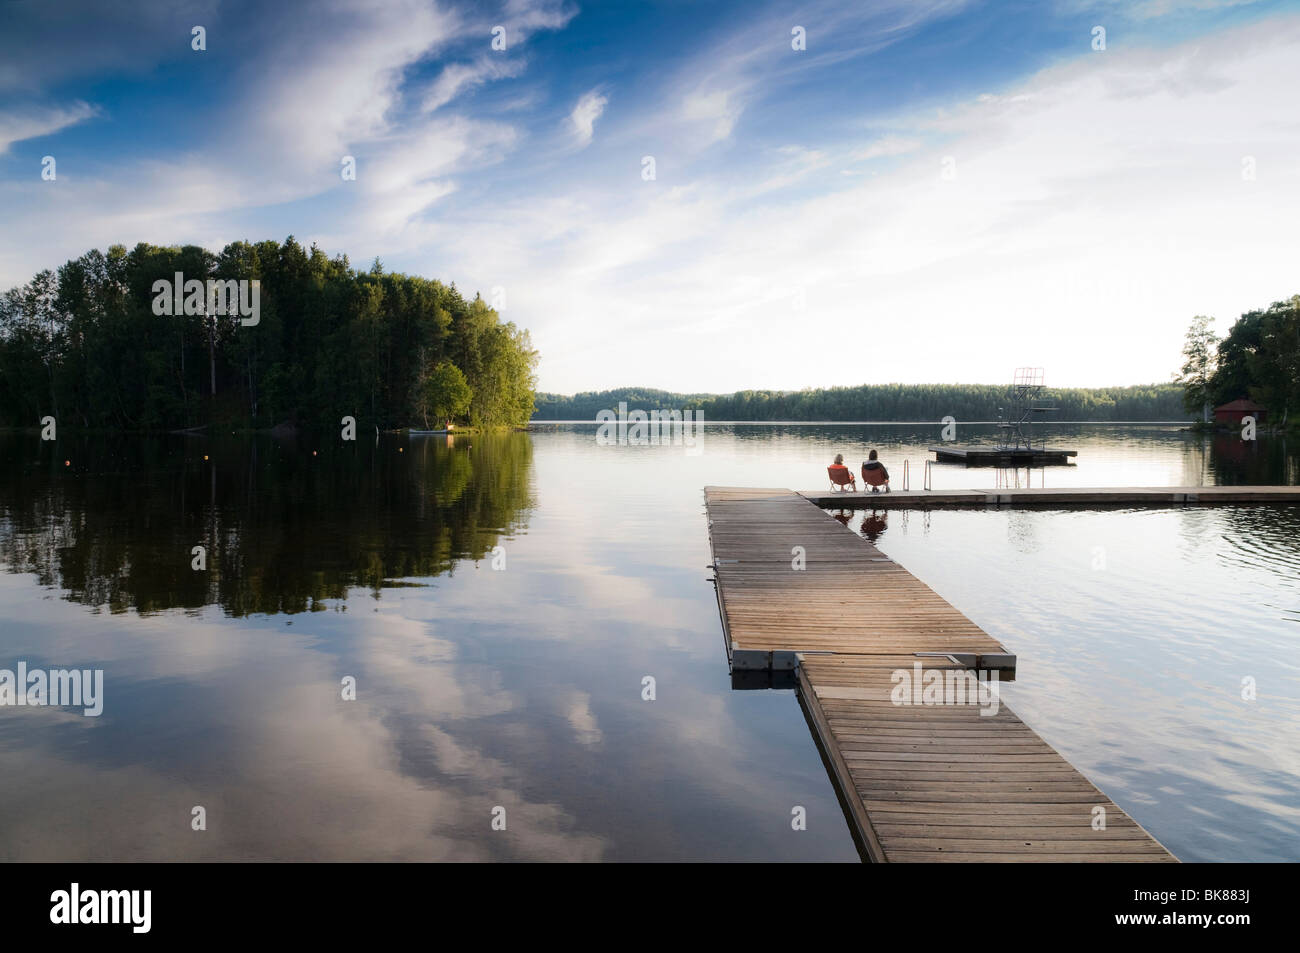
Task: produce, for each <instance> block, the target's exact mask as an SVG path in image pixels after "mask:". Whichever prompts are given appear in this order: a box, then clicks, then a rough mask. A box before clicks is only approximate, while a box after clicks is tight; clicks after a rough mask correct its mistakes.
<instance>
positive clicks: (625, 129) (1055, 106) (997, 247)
mask: <svg viewBox="0 0 1300 953" xmlns="http://www.w3.org/2000/svg"><path fill="white" fill-rule="evenodd" d="M128 6H129V9H126V7H128ZM119 7H122V8H123V9H118V8H119ZM196 25H197V26H202V27H203V28H204V29H205V31H206V47H207V48H206V50H204V51H195V50H193V49H192V48H191V31H192V28H193V27H194V26H196ZM496 26H503V27H504V28H505V39H506V49H504V50H497V49H493V48H492V39H493V28H494V27H496ZM796 27H802V28H803V31H804V34H805V36H806V48H805V49H803V50H796V49H793V48H792V42H791V41H792V30H794V28H796ZM1096 27H1103V28H1104V29H1105V49H1094V45H1095V44H1094V29H1095V28H1096ZM1298 88H1300V5H1297V4H1296V3H1279V2H1266V0H1259V2H1249V0H1237V2H1232V0H1134V2H1128V3H1119V2H1100V3H1090V2H1085V0H1044V2H1006V3H990V2H973V0H873V2H870V3H866V2H863V3H853V2H830V3H795V4H769V3H756V2H749V3H700V2H685V0H672V2H661V3H631V2H620V3H613V2H607V3H581V2H554V0H508V2H504V3H500V2H497V3H479V4H453V3H437V4H435V3H429V2H416V0H393V2H379V0H371V2H352V3H341V2H322V3H314V4H294V3H282V4H266V3H258V2H253V3H243V2H236V3H226V2H216V0H206V2H192V3H167V4H164V3H148V2H145V3H138V4H132V5H116V4H104V3H100V2H86V3H59V2H49V3H38V2H34V0H0V223H2V224H3V230H2V231H0V286H3V287H9V286H12V285H15V284H19V283H21V282H23V281H25V280H27V279H28V278H29V277H30V276H31V274H32V273H34V272H35V271H37V270H40V269H42V268H47V267H56V266H57V265H59V264H61V263H62V262H63V261H64V260H66V259H67V258H69V257H75V256H76V255H79V254H81V253H82V252H84V251H86V250H88V249H90V248H92V247H99V248H104V247H107V246H108V245H109V244H111V243H114V242H122V243H124V244H127V245H128V246H130V245H132V244H134V243H136V242H139V241H148V242H152V243H155V244H182V243H191V242H192V243H197V244H203V245H206V246H208V247H210V248H213V249H218V248H220V247H221V246H222V245H224V244H225V243H226V242H229V241H232V240H236V239H244V238H247V239H253V240H257V239H262V238H277V239H282V238H284V237H285V236H286V235H289V234H293V235H295V236H296V237H297V238H298V239H299V240H300V241H302V242H303V243H304V244H309V243H311V242H313V241H314V242H317V243H318V244H320V245H321V247H322V248H324V249H325V250H326V251H327V252H329V253H330V254H335V253H338V252H343V253H346V254H347V255H348V256H349V257H350V258H351V260H352V261H353V263H354V264H356V265H361V266H364V265H367V264H368V263H369V262H370V261H371V260H372V259H373V258H374V257H376V256H378V257H379V258H381V259H382V260H383V262H384V264H385V266H386V267H387V268H388V269H390V270H401V271H407V272H412V273H418V274H422V275H427V276H430V277H437V278H441V279H443V280H446V281H452V280H454V281H455V282H456V283H457V286H458V287H460V288H461V289H462V290H464V291H467V292H470V293H473V292H474V291H480V292H482V293H483V295H484V297H485V298H489V299H490V300H493V301H495V302H496V303H498V304H499V305H500V306H501V310H502V311H503V314H504V316H505V317H507V318H509V319H511V320H514V321H516V322H517V323H519V324H521V325H522V326H524V327H527V328H529V329H530V330H531V331H532V333H533V337H534V341H535V343H536V344H537V346H538V347H539V349H540V350H541V352H542V364H541V369H540V377H541V386H542V388H543V389H547V390H554V391H562V392H572V391H575V390H586V389H599V388H604V387H613V386H619V385H627V384H639V385H645V386H660V387H665V388H670V389H675V390H688V391H702V390H708V391H730V390H735V389H741V388H750V387H753V388H759V387H775V388H798V387H804V386H822V385H832V384H845V385H852V384H859V383H864V382H890V381H901V382H924V381H978V382H997V381H1001V380H1005V379H1007V378H1009V375H1010V374H1011V371H1012V369H1013V368H1014V367H1015V366H1017V365H1022V364H1034V365H1043V366H1045V367H1046V368H1047V375H1048V382H1049V383H1055V384H1060V385H1103V384H1123V383H1140V382H1149V381H1152V380H1161V379H1166V378H1167V376H1168V375H1169V373H1170V372H1172V371H1173V370H1174V369H1175V367H1176V365H1177V363H1178V348H1179V346H1180V344H1181V336H1182V332H1183V330H1184V329H1185V327H1186V325H1187V323H1188V321H1189V320H1190V318H1191V317H1192V316H1193V315H1194V314H1196V313H1199V312H1204V313H1209V314H1212V315H1215V316H1216V317H1217V318H1218V319H1219V327H1220V330H1222V329H1224V328H1226V326H1227V325H1228V324H1229V323H1230V322H1231V320H1232V319H1233V318H1235V317H1236V315H1237V314H1239V313H1240V312H1241V311H1243V310H1246V309H1249V308H1253V307H1258V306H1261V305H1266V304H1268V303H1269V302H1271V301H1273V300H1276V299H1279V298H1282V297H1286V296H1289V295H1292V294H1295V293H1297V292H1300V276H1297V269H1296V262H1297V261H1298V260H1300V258H1298V257H1297V251H1300V249H1298V248H1297V237H1296V230H1295V227H1294V222H1295V220H1296V219H1295V215H1296V212H1297V210H1298V209H1300V109H1298V108H1297V106H1296V102H1295V90H1296V89H1298ZM345 155H350V156H353V157H355V159H356V169H357V175H356V179H355V181H344V180H343V179H342V178H341V177H340V174H339V172H340V163H341V160H342V157H343V156H345ZM45 156H53V157H54V158H55V161H56V174H57V177H56V179H55V180H54V181H46V180H43V179H42V178H41V169H42V159H43V157H45ZM645 157H653V160H654V177H653V179H649V178H647V177H646V175H645V171H644V169H645ZM1246 169H1249V170H1250V172H1249V173H1247V172H1244V171H1243V170H1246Z"/></svg>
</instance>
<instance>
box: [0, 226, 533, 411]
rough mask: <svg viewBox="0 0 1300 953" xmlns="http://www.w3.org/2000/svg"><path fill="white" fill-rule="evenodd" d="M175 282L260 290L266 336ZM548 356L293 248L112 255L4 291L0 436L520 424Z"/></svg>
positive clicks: (395, 284) (431, 290) (448, 303)
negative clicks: (49, 428) (43, 430)
mask: <svg viewBox="0 0 1300 953" xmlns="http://www.w3.org/2000/svg"><path fill="white" fill-rule="evenodd" d="M177 274H181V275H183V276H184V279H185V282H190V281H191V280H197V281H198V282H200V283H206V282H208V281H209V280H215V281H226V280H230V281H235V282H238V281H248V282H251V281H253V280H256V281H258V282H259V283H260V284H259V286H258V292H259V296H258V302H259V313H258V315H257V317H256V321H255V323H254V322H253V321H252V319H245V320H241V313H235V314H230V313H226V314H216V313H215V309H214V308H213V307H212V305H211V304H209V303H207V301H206V300H205V301H204V302H203V304H202V305H200V306H198V307H195V308H188V307H186V308H171V307H168V305H169V301H168V300H166V298H163V297H162V296H161V295H160V292H159V291H158V288H159V287H161V285H160V284H159V283H160V282H164V283H171V284H174V278H175V277H176V275H177ZM196 295H197V293H196ZM200 297H204V296H202V295H197V296H196V298H195V302H196V304H197V303H198V301H199V298H200ZM206 297H207V298H210V297H211V293H210V292H208V294H207V296H206ZM179 300H180V298H179V297H178V298H177V301H179ZM160 301H161V305H162V307H160ZM195 311H196V312H198V313H185V312H195ZM160 312H161V313H160ZM173 312H175V313H173ZM537 360H538V355H537V352H536V351H535V350H533V347H532V343H531V341H530V338H529V335H528V332H527V331H525V330H521V329H520V328H517V327H516V326H515V325H514V324H513V323H512V322H504V323H503V322H502V321H501V320H500V317H499V316H498V315H497V313H496V312H495V311H494V310H493V309H491V308H489V307H488V306H487V304H486V303H485V302H484V301H483V300H482V299H481V298H480V297H478V296H475V297H474V299H473V300H472V301H471V300H466V299H465V297H464V296H462V295H461V293H460V292H459V291H457V290H456V286H455V285H454V284H453V285H450V286H448V285H444V284H442V283H441V282H439V281H434V280H430V279H426V278H421V277H418V276H412V275H403V274H386V273H385V272H384V270H383V267H382V266H381V265H380V263H379V261H378V260H376V261H375V263H374V265H373V266H372V267H371V268H370V269H369V270H368V271H364V272H363V271H359V270H356V269H354V268H352V267H351V265H350V264H349V262H348V259H347V256H335V257H333V258H330V257H328V256H327V255H326V254H325V252H323V251H322V250H321V249H319V248H317V247H316V246H315V245H312V246H311V248H310V249H304V248H303V247H302V246H301V245H300V244H299V243H298V242H297V241H295V240H294V238H293V236H290V237H289V238H287V239H286V240H285V241H284V242H283V243H277V242H275V241H262V242H257V243H256V244H253V243H249V242H242V241H241V242H234V243H231V244H229V245H227V246H226V247H225V248H224V249H222V250H221V252H220V253H219V254H214V253H212V252H210V251H207V250H206V249H203V248H199V247H197V246H194V245H187V246H184V247H158V246H154V245H149V244H144V243H141V244H139V245H136V246H135V248H133V249H131V250H130V251H128V250H127V249H126V248H125V247H124V246H122V245H114V246H112V247H110V248H109V249H108V251H107V253H104V252H100V251H97V250H96V251H90V252H87V253H86V254H84V255H82V256H81V257H80V258H77V259H74V260H72V261H69V262H67V263H66V264H65V265H63V266H62V267H60V268H59V269H58V270H57V271H49V270H47V271H42V272H41V273H39V274H38V275H36V276H35V277H34V278H32V280H31V281H30V282H28V283H27V284H26V285H24V286H22V287H20V288H14V289H11V290H10V291H8V292H6V293H4V294H3V295H0V426H10V427H35V426H38V425H39V424H40V421H41V420H42V418H43V417H46V416H52V417H54V418H55V419H56V421H57V424H58V427H59V428H64V427H71V428H73V429H78V428H84V429H87V430H119V431H165V430H182V429H189V428H198V427H202V426H205V425H207V426H212V425H215V426H219V427H225V428H228V429H266V428H271V427H274V426H276V425H278V424H290V425H292V426H294V427H300V428H303V429H307V430H315V429H323V428H338V427H339V425H340V420H341V419H342V418H343V417H344V416H350V417H352V418H354V419H355V421H356V426H357V430H358V431H359V432H366V431H367V430H371V429H373V427H378V428H379V429H381V430H386V429H395V428H400V427H408V426H410V427H416V428H421V429H438V428H441V427H442V426H443V425H444V424H445V423H446V422H447V421H448V420H453V421H455V422H456V423H458V424H459V423H467V424H469V425H471V426H475V427H484V428H495V427H510V426H523V425H524V424H525V423H527V421H528V419H529V417H530V416H531V414H532V412H533V392H534V387H535V379H536V378H535V371H536V367H537Z"/></svg>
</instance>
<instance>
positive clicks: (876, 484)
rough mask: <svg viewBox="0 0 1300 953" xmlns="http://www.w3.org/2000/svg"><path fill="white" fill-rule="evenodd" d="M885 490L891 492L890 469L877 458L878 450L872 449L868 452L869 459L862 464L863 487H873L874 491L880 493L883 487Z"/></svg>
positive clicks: (872, 490)
mask: <svg viewBox="0 0 1300 953" xmlns="http://www.w3.org/2000/svg"><path fill="white" fill-rule="evenodd" d="M882 486H883V487H884V488H885V492H886V493H888V492H889V471H888V470H886V469H885V465H884V464H883V463H881V462H880V461H879V460H877V459H876V451H874V450H872V451H871V452H870V453H869V454H867V459H866V460H865V461H864V462H863V464H862V489H864V490H865V489H866V488H867V487H871V492H872V493H879V492H880V488H881V487H882Z"/></svg>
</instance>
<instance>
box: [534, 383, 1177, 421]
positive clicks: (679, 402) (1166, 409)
mask: <svg viewBox="0 0 1300 953" xmlns="http://www.w3.org/2000/svg"><path fill="white" fill-rule="evenodd" d="M1010 390H1011V388H1010V386H1009V385H1003V386H997V385H992V384H863V385H861V386H859V387H831V388H818V389H816V390H813V389H807V390H801V391H753V390H746V391H738V392H737V393H735V394H724V395H715V394H673V393H670V392H668V391H663V390H654V389H653V388H646V387H628V388H621V389H619V390H610V391H603V392H599V393H591V392H588V393H581V394H576V395H574V396H572V397H564V396H561V395H558V394H544V393H543V394H538V395H537V413H536V414H534V417H533V419H535V420H594V419H595V417H596V413H597V412H598V411H601V410H614V411H617V409H618V405H619V402H620V401H625V402H626V403H627V406H628V409H629V410H634V409H639V410H647V411H649V410H673V409H686V408H692V409H695V410H698V411H701V412H702V413H703V414H704V417H705V419H706V420H793V421H936V420H941V419H942V418H944V417H946V416H948V415H952V416H953V417H956V418H957V419H958V420H961V421H966V422H973V421H977V420H996V419H997V416H998V408H999V407H1005V406H1006V403H1007V399H1008V396H1009V393H1010ZM1181 394H1182V392H1181V389H1180V388H1179V387H1178V386H1176V385H1174V384H1151V385H1145V386H1137V387H1099V388H1057V389H1054V390H1053V389H1049V390H1047V391H1046V392H1045V394H1044V397H1045V398H1046V399H1047V400H1049V401H1050V402H1051V404H1052V406H1054V407H1056V408H1057V412H1056V413H1055V414H1053V415H1052V418H1053V419H1054V420H1182V419H1184V417H1185V415H1184V414H1183V409H1182V401H1181Z"/></svg>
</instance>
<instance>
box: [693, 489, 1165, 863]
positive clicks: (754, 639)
mask: <svg viewBox="0 0 1300 953" xmlns="http://www.w3.org/2000/svg"><path fill="white" fill-rule="evenodd" d="M890 495H893V494H890ZM705 508H706V511H707V516H708V526H709V541H710V545H711V547H712V550H713V567H714V571H715V573H716V579H715V584H716V587H717V594H718V607H719V611H720V613H721V617H722V627H723V634H724V638H725V641H726V645H727V654H728V657H729V658H730V660H731V663H732V667H733V671H734V670H735V669H737V668H739V669H742V670H744V669H750V670H762V669H769V670H787V671H788V670H791V669H793V675H794V679H795V684H796V687H797V691H798V694H799V697H800V702H801V704H802V705H803V707H804V711H805V712H806V714H807V717H808V721H809V724H810V726H811V727H812V731H813V736H814V738H815V739H816V741H817V744H818V746H819V748H820V750H821V752H822V756H823V759H824V760H825V762H826V765H827V769H828V771H829V772H830V775H831V778H832V780H833V782H834V784H835V787H836V790H837V792H838V794H839V796H840V800H841V804H842V806H843V808H844V813H845V816H846V818H847V819H848V822H849V827H850V830H851V831H852V832H853V836H854V838H855V840H856V842H857V844H858V847H859V850H860V851H861V852H862V854H863V856H864V857H866V858H868V859H870V860H873V861H881V862H906V861H1004V862H1007V861H1009V862H1023V861H1093V862H1096V861H1111V862H1113V861H1120V862H1133V861H1141V862H1151V861H1173V860H1174V859H1175V858H1174V857H1173V855H1172V854H1170V853H1169V851H1167V850H1166V849H1165V848H1164V847H1163V846H1162V845H1161V844H1160V843H1159V842H1157V841H1156V840H1155V839H1154V838H1152V837H1151V836H1150V835H1149V834H1148V833H1147V832H1146V831H1144V830H1143V829H1142V828H1141V826H1139V825H1138V824H1137V823H1136V822H1135V821H1134V820H1133V819H1132V818H1130V817H1129V816H1128V815H1127V814H1125V813H1124V811H1123V810H1122V809H1120V808H1119V807H1118V806H1117V805H1115V804H1114V803H1113V802H1112V801H1110V800H1109V799H1108V798H1107V797H1106V796H1105V795H1104V794H1102V793H1101V792H1100V791H1099V790H1098V789H1097V788H1096V787H1095V786H1094V785H1093V784H1092V783H1091V782H1089V781H1088V780H1087V778H1085V777H1084V776H1083V775H1082V774H1080V773H1079V772H1078V771H1077V770H1076V769H1075V768H1074V767H1073V766H1072V765H1070V763H1069V762H1068V761H1066V760H1065V759H1064V758H1063V757H1061V755H1060V754H1058V753H1057V752H1056V751H1055V750H1053V749H1052V747H1051V746H1050V745H1048V744H1047V742H1045V741H1043V740H1042V739H1041V738H1040V737H1039V736H1038V735H1037V734H1035V733H1034V731H1033V730H1032V729H1030V728H1029V727H1028V726H1027V725H1025V724H1024V723H1023V722H1022V721H1020V719H1019V718H1017V717H1016V716H1015V714H1014V713H1013V712H1012V711H1011V710H1010V709H1009V708H1008V707H1007V706H1006V705H1004V704H1001V701H1000V696H998V695H997V687H998V685H999V684H1000V683H1001V682H1002V681H1006V680H1008V679H1011V678H1014V677H1015V656H1014V655H1012V654H1011V653H1009V652H1008V651H1007V650H1006V649H1005V648H1004V647H1003V646H1002V645H1001V644H1000V643H998V642H997V641H996V640H995V639H993V638H992V637H991V636H990V635H988V634H987V633H986V632H984V631H983V630H982V629H980V628H979V626H977V625H975V623H973V622H971V621H970V620H969V619H967V618H966V617H965V616H964V615H962V614H961V613H960V612H959V611H958V610H957V609H955V608H954V607H953V606H952V605H950V604H949V603H948V602H946V601H945V600H944V599H943V598H942V597H940V596H939V595H938V594H937V593H936V592H934V590H932V589H930V588H929V587H928V586H926V585H925V584H924V583H923V582H921V581H920V580H919V579H917V578H916V577H915V576H913V575H912V574H911V573H909V572H908V571H907V570H906V569H904V568H903V567H902V566H900V565H898V564H897V563H896V562H894V561H893V560H891V559H889V558H888V557H887V556H885V555H884V554H883V553H881V552H880V551H879V550H878V549H876V548H875V547H874V546H872V545H871V544H870V543H868V542H867V541H866V540H863V539H862V538H860V537H859V536H857V535H856V534H854V533H850V532H848V531H846V530H845V529H844V527H843V526H842V525H841V524H840V523H838V522H837V521H836V520H834V519H833V518H831V517H830V516H828V515H827V514H826V513H824V512H822V511H821V510H820V509H819V508H818V507H817V506H815V505H813V504H812V503H811V502H809V501H808V500H807V499H805V498H804V497H802V496H800V495H799V494H797V493H794V492H793V491H791V490H785V489H748V488H727V487H707V488H706V489H705ZM755 674H758V673H757V672H756V673H755ZM906 678H915V679H916V680H917V682H918V685H917V687H918V689H920V686H921V684H929V683H931V682H933V681H934V680H936V679H937V680H940V682H941V683H942V684H941V687H943V686H947V687H948V688H949V689H950V690H951V689H953V688H955V689H956V691H957V694H956V696H955V697H948V698H939V699H930V698H929V697H928V696H926V695H923V694H920V693H919V692H918V695H917V696H916V697H907V698H902V699H900V697H899V695H898V692H899V691H900V690H901V688H902V684H903V683H902V682H900V679H904V680H905V679H906ZM972 682H975V684H979V683H980V682H982V683H983V685H984V688H985V691H984V692H982V693H981V692H978V691H976V690H974V689H973V688H969V690H968V687H969V686H970V684H971V683H972ZM1099 818H1104V828H1103V829H1097V828H1098V825H1099V823H1100V821H1099V820H1098V819H1099Z"/></svg>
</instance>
